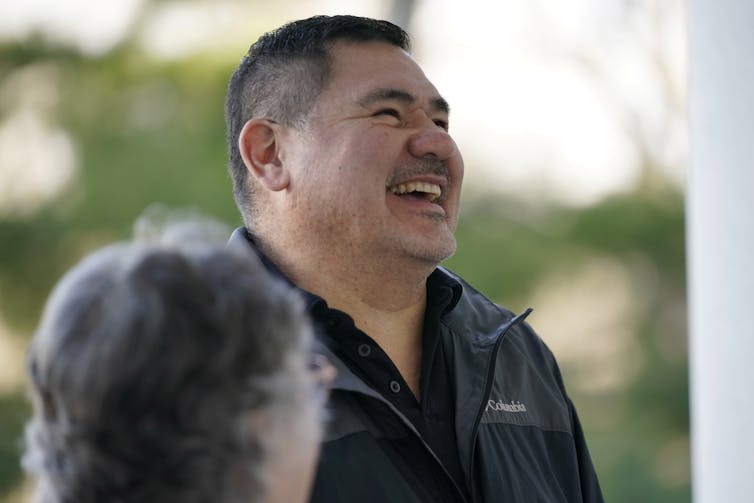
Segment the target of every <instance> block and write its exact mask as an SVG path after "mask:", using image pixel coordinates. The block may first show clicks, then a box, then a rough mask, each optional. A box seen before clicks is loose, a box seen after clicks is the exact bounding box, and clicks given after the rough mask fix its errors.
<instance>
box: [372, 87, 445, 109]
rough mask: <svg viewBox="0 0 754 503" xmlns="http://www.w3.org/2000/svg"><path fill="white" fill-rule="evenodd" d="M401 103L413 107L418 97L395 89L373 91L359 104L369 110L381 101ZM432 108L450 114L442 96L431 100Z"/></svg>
mask: <svg viewBox="0 0 754 503" xmlns="http://www.w3.org/2000/svg"><path fill="white" fill-rule="evenodd" d="M391 100H392V101H399V102H401V103H404V104H406V105H412V104H413V103H415V102H416V96H414V95H413V94H411V93H408V92H406V91H402V90H400V89H393V88H380V89H375V90H374V91H371V92H370V93H368V94H367V95H366V96H364V97H362V98H361V99H360V100H359V101H358V104H359V105H361V106H362V107H364V108H368V107H370V106H372V105H374V104H375V103H378V102H380V101H391ZM430 106H431V107H432V108H433V109H435V110H437V111H438V112H443V113H445V114H450V105H448V102H447V101H445V98H443V97H442V96H437V97H435V98H433V99H432V100H430Z"/></svg>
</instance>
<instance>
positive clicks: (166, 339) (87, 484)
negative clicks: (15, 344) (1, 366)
mask: <svg viewBox="0 0 754 503" xmlns="http://www.w3.org/2000/svg"><path fill="white" fill-rule="evenodd" d="M310 344H311V330H310V324H309V322H308V319H307V318H306V317H305V315H304V313H303V306H302V302H301V300H300V299H299V298H298V297H297V296H296V295H295V294H294V293H293V291H292V290H291V289H290V288H289V287H288V286H285V285H283V284H282V283H281V282H278V281H276V280H273V278H271V277H270V276H269V275H268V274H267V273H266V271H264V270H263V266H262V265H261V263H259V260H258V259H257V258H256V257H255V256H253V255H252V254H251V253H239V252H237V251H234V250H231V249H223V248H220V247H217V246H181V245H180V244H178V243H169V244H165V243H160V242H155V241H153V242H150V243H140V242H135V243H123V244H117V245H112V246H109V247H107V248H104V249H102V250H100V251H98V252H96V253H94V254H93V255H91V256H89V257H88V258H86V259H85V260H83V261H82V262H81V263H80V264H79V265H77V266H76V267H75V268H74V269H72V270H71V271H70V272H69V273H68V274H67V275H65V276H64V277H63V279H62V280H61V281H60V282H59V283H58V285H57V286H56V288H55V289H54V290H53V293H52V294H51V296H50V299H49V300H48V303H47V305H46V308H45V312H44V315H43V317H42V320H41V323H40V326H39V328H38V330H37V332H36V333H35V335H34V338H33V340H32V342H31V345H30V349H29V357H28V372H29V378H30V385H31V398H32V401H33V405H34V415H33V417H32V419H31V420H30V421H29V423H28V424H27V429H26V444H27V445H26V453H25V456H24V460H23V463H24V466H25V468H26V469H27V471H28V472H30V473H31V474H32V475H34V476H35V477H36V478H37V492H36V497H37V501H42V502H45V503H51V502H74V501H75V502H102V501H118V502H137V501H139V502H143V501H161V502H179V501H180V502H184V503H185V502H205V501H222V502H235V501H245V502H249V501H259V498H260V497H261V495H262V494H263V492H264V484H265V469H264V465H265V461H266V460H267V459H268V457H269V454H270V453H271V452H272V451H273V450H274V448H275V446H274V445H272V444H273V441H272V440H268V439H274V438H275V435H271V434H270V433H271V432H269V431H260V428H259V427H258V425H259V424H266V425H285V426H286V427H290V425H291V421H293V420H294V419H292V418H299V419H297V420H300V417H301V407H302V404H304V406H305V407H304V409H308V410H309V411H313V414H310V416H309V418H310V419H311V418H315V419H314V420H317V419H318V415H317V414H318V413H319V406H318V405H317V404H315V403H314V402H310V403H307V402H306V400H308V399H310V398H311V397H312V395H313V391H314V390H313V388H312V386H313V382H312V379H311V376H310V375H309V373H308V372H307V360H306V359H307V356H308V352H309V350H310ZM258 414H262V415H264V416H265V420H264V421H262V422H258V421H254V420H253V419H254V417H255V415H258ZM255 425H256V426H255ZM279 427H280V428H282V427H283V426H279ZM293 427H295V426H293Z"/></svg>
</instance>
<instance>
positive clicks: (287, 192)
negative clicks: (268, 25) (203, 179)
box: [226, 16, 602, 502]
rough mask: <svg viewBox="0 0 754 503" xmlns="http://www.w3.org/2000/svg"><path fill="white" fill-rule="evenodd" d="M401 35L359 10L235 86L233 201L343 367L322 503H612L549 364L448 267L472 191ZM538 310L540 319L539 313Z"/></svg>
mask: <svg viewBox="0 0 754 503" xmlns="http://www.w3.org/2000/svg"><path fill="white" fill-rule="evenodd" d="M407 51H408V37H407V35H406V33H404V32H403V31H402V30H401V29H400V28H398V27H396V26H394V25H392V24H390V23H388V22H384V21H376V20H371V19H364V18H357V17H352V16H335V17H324V16H318V17H314V18H310V19H305V20H301V21H296V22H293V23H290V24H287V25H285V26H283V27H281V28H279V29H278V30H276V31H273V32H270V33H268V34H266V35H263V36H262V37H261V38H260V39H259V40H258V41H257V42H256V43H255V44H254V45H253V46H252V47H251V49H250V50H249V53H248V55H247V56H246V57H245V58H244V59H243V60H242V62H241V64H240V66H239V68H238V69H237V71H236V72H235V74H234V75H233V77H232V78H231V81H230V85H229V90H228V97H227V102H226V121H227V126H228V138H229V148H230V166H229V169H230V172H231V175H232V177H233V182H234V195H235V198H236V201H237V204H238V206H239V208H240V209H241V213H242V215H243V218H244V222H245V228H243V229H239V230H238V231H236V232H235V233H234V235H233V236H232V237H231V245H232V246H237V247H239V248H243V249H246V250H249V249H254V250H256V252H257V253H258V254H259V255H260V256H261V257H262V258H263V260H264V261H265V263H266V264H267V266H268V267H269V268H270V269H271V270H272V271H274V272H275V273H276V274H278V275H279V276H281V277H284V278H286V279H287V280H288V281H289V282H290V283H291V285H295V287H296V288H298V289H300V290H302V291H303V292H305V295H306V298H307V299H308V309H309V312H310V313H311V314H312V316H313V317H314V318H315V320H316V321H317V322H319V325H320V327H321V331H320V334H319V340H320V341H321V342H322V344H323V346H324V349H323V351H324V352H325V353H326V354H327V356H328V357H329V358H330V359H331V360H332V361H333V363H334V364H335V366H336V367H337V368H338V377H337V379H336V381H335V383H334V390H333V394H332V396H331V401H330V407H331V409H332V419H331V424H330V425H329V428H328V431H327V433H326V438H325V440H324V443H323V447H322V453H321V459H320V466H319V469H318V474H317V478H316V482H315V488H314V492H313V496H312V499H313V501H318V502H319V501H321V502H334V501H342V502H354V501H360V502H372V501H374V502H387V501H390V502H404V501H405V502H420V501H421V502H440V501H464V502H496V501H518V502H522V501H523V502H528V501H532V502H533V501H547V502H556V501H571V502H572V501H601V500H602V497H601V495H600V489H599V485H598V483H597V479H596V476H595V474H594V469H593V467H592V464H591V461H590V459H589V454H588V452H587V449H586V445H585V443H584V438H583V434H582V432H581V429H580V426H579V422H578V419H577V417H576V413H575V411H574V409H573V406H572V404H571V402H570V400H569V399H568V397H567V396H566V393H565V390H564V387H563V384H562V381H561V378H560V374H559V371H558V369H557V366H556V363H555V360H554V358H553V356H552V354H551V353H550V352H549V350H548V349H547V348H546V347H545V345H544V344H543V343H542V341H541V340H540V339H539V338H538V337H537V336H536V335H535V334H534V332H533V331H532V330H531V328H530V327H529V326H528V325H526V324H525V323H524V322H523V318H524V317H525V316H526V314H524V315H522V316H518V317H516V316H513V315H512V314H511V313H510V312H508V311H506V310H504V309H502V308H500V307H498V306H496V305H494V304H493V303H491V302H490V301H489V300H487V299H486V298H484V297H483V296H482V295H481V294H479V293H478V292H477V291H475V290H474V289H473V288H472V287H470V286H469V285H468V284H466V283H465V282H464V281H463V280H462V279H460V278H459V277H457V276H455V275H454V274H452V273H450V272H449V271H447V270H445V269H443V268H441V267H438V264H439V263H440V262H441V261H442V260H444V259H445V258H447V257H448V256H450V255H451V254H452V253H453V252H454V251H455V247H456V242H455V238H454V231H455V228H456V224H457V221H458V210H459V198H460V191H461V182H462V179H463V161H462V159H461V155H460V153H459V151H458V149H457V147H456V145H455V143H454V142H453V140H452V138H451V137H450V135H449V134H448V117H449V107H448V103H447V102H446V101H445V100H444V99H443V98H442V96H441V95H440V94H439V93H438V91H437V90H436V89H435V87H434V86H433V85H432V83H431V82H430V81H429V80H428V79H427V77H426V76H425V75H424V74H423V72H422V70H421V69H420V68H419V66H418V65H417V64H416V62H414V60H413V59H412V58H411V56H410V55H409V54H408V52H407ZM527 314H528V313H527Z"/></svg>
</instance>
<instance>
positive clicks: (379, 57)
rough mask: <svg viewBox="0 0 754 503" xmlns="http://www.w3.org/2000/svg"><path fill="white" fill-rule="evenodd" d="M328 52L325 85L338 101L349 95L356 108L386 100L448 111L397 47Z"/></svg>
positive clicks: (354, 45)
mask: <svg viewBox="0 0 754 503" xmlns="http://www.w3.org/2000/svg"><path fill="white" fill-rule="evenodd" d="M331 50H332V56H333V68H332V70H333V72H332V75H331V79H330V83H329V85H330V86H332V87H333V88H335V89H333V90H334V91H336V92H337V93H339V94H340V93H342V97H344V95H346V94H350V95H351V96H352V97H353V99H354V100H355V101H356V102H357V104H359V105H366V104H373V103H375V102H378V101H386V100H395V101H400V102H404V103H407V104H413V103H416V102H422V103H421V104H424V102H426V103H427V104H428V105H429V106H430V107H431V108H433V109H437V110H438V111H442V112H445V113H448V112H449V111H450V107H449V106H448V102H447V101H446V100H445V99H444V98H443V97H442V96H441V95H440V94H439V93H438V91H437V89H436V88H435V86H434V85H433V84H432V82H430V81H429V79H428V78H427V77H426V75H425V74H424V72H423V71H422V69H421V67H420V66H419V65H418V64H417V63H416V61H414V59H413V58H412V57H411V55H410V54H408V53H407V52H406V51H404V50H403V49H401V48H400V47H397V46H394V45H391V44H388V43H386V42H339V43H337V44H335V45H334V46H333V47H332V49H331ZM342 86H346V88H343V87H342Z"/></svg>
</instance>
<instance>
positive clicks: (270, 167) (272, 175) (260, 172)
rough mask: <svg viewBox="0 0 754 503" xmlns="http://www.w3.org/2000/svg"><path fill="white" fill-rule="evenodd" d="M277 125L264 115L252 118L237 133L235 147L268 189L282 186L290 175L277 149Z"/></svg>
mask: <svg viewBox="0 0 754 503" xmlns="http://www.w3.org/2000/svg"><path fill="white" fill-rule="evenodd" d="M279 136H280V125H279V124H277V123H275V122H272V121H270V120H267V119H259V118H255V119H251V120H249V121H248V122H246V124H244V126H243V129H241V134H239V135H238V148H239V150H240V151H241V158H242V159H243V163H244V164H245V165H246V169H248V170H249V172H250V173H251V174H252V176H253V177H254V178H256V179H257V181H258V182H259V183H260V184H262V186H263V187H265V188H266V189H268V190H272V191H278V190H283V189H285V188H286V187H287V186H288V183H289V182H290V177H289V174H288V170H287V169H286V168H285V166H283V163H282V162H281V160H280V157H279V155H278V153H279V147H280V145H279V142H278V140H279Z"/></svg>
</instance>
